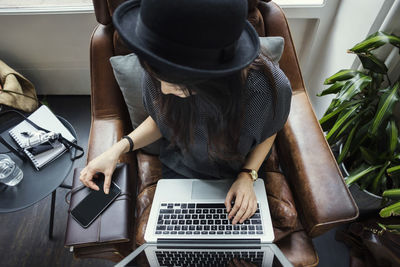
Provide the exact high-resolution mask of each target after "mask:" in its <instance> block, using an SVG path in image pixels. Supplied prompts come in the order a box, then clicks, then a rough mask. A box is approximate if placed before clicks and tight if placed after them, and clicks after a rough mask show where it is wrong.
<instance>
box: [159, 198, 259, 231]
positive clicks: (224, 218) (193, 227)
mask: <svg viewBox="0 0 400 267" xmlns="http://www.w3.org/2000/svg"><path fill="white" fill-rule="evenodd" d="M155 234H156V235H161V234H162V235H228V236H236V235H261V234H263V226H262V221H261V215H260V209H259V204H258V203H257V211H256V212H255V213H254V215H253V216H252V217H250V218H249V219H247V220H245V221H244V222H243V223H236V225H232V220H228V213H227V212H226V208H225V204H224V203H161V206H160V211H159V215H158V221H157V226H156V230H155Z"/></svg>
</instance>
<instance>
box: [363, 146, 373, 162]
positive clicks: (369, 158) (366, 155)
mask: <svg viewBox="0 0 400 267" xmlns="http://www.w3.org/2000/svg"><path fill="white" fill-rule="evenodd" d="M360 151H361V156H362V157H363V159H364V161H365V162H367V163H368V164H371V165H372V164H374V162H375V157H374V155H375V154H376V152H374V151H372V150H371V149H369V148H367V147H363V146H360Z"/></svg>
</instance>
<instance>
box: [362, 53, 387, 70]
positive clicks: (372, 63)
mask: <svg viewBox="0 0 400 267" xmlns="http://www.w3.org/2000/svg"><path fill="white" fill-rule="evenodd" d="M357 55H358V58H359V59H360V60H361V63H362V65H363V67H364V69H368V70H372V71H373V72H377V73H382V74H386V73H387V71H388V68H387V67H386V65H385V63H383V62H382V61H381V60H379V59H378V58H376V57H375V56H374V55H373V54H370V53H367V54H357Z"/></svg>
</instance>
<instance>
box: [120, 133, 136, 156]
mask: <svg viewBox="0 0 400 267" xmlns="http://www.w3.org/2000/svg"><path fill="white" fill-rule="evenodd" d="M122 139H126V140H128V142H129V151H128V152H132V151H133V148H134V147H135V144H134V143H133V140H132V138H130V137H129V136H127V135H124V136H122Z"/></svg>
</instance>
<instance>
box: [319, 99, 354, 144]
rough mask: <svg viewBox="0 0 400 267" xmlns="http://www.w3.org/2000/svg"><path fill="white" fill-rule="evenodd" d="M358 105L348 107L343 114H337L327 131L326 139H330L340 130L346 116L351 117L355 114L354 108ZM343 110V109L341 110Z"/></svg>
mask: <svg viewBox="0 0 400 267" xmlns="http://www.w3.org/2000/svg"><path fill="white" fill-rule="evenodd" d="M359 106H360V104H356V105H354V106H353V107H351V108H350V110H348V111H347V112H346V113H344V114H343V116H340V115H339V118H338V119H337V121H336V122H335V124H334V125H333V127H332V129H331V130H330V131H329V132H328V134H327V135H326V140H328V142H329V141H331V138H332V137H334V136H335V135H336V133H337V132H338V131H339V130H340V128H341V126H342V125H343V124H344V123H345V122H346V120H347V119H348V118H351V117H352V116H354V115H355V114H356V109H357V108H358V107H359ZM343 112H345V111H343Z"/></svg>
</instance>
